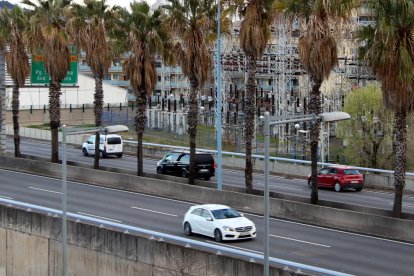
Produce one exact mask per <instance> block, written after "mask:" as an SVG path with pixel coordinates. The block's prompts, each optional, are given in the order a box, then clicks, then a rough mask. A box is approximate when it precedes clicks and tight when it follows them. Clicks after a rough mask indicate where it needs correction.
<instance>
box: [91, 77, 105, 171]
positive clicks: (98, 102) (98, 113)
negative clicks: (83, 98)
mask: <svg viewBox="0 0 414 276" xmlns="http://www.w3.org/2000/svg"><path fill="white" fill-rule="evenodd" d="M94 98H95V100H94V102H93V103H94V110H93V111H94V113H95V126H96V127H100V126H102V109H103V88H102V77H99V76H95V95H94ZM99 140H100V135H99V131H97V132H96V138H95V159H94V163H93V168H94V169H99Z"/></svg>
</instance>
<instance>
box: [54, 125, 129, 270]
mask: <svg viewBox="0 0 414 276" xmlns="http://www.w3.org/2000/svg"><path fill="white" fill-rule="evenodd" d="M128 130H129V129H128V127H126V126H123V125H116V126H108V127H105V128H103V127H97V128H67V127H66V126H62V276H66V275H67V259H68V258H67V247H68V239H67V235H68V232H67V231H68V229H67V218H66V213H67V153H66V148H67V143H66V136H68V135H74V134H83V133H91V132H96V131H105V133H114V132H124V131H128Z"/></svg>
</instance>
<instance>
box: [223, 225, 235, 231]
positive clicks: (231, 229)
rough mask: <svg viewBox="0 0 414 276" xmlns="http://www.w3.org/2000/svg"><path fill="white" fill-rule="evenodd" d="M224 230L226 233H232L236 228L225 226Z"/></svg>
mask: <svg viewBox="0 0 414 276" xmlns="http://www.w3.org/2000/svg"><path fill="white" fill-rule="evenodd" d="M223 229H224V230H225V231H230V232H234V228H232V227H230V226H223Z"/></svg>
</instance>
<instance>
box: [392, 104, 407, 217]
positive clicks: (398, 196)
mask: <svg viewBox="0 0 414 276" xmlns="http://www.w3.org/2000/svg"><path fill="white" fill-rule="evenodd" d="M395 140H396V141H395V168H394V170H395V171H394V186H395V197H394V207H393V210H392V212H393V216H394V217H396V218H401V209H402V200H403V190H404V187H405V171H406V161H407V160H406V153H407V113H406V112H404V111H398V112H396V113H395Z"/></svg>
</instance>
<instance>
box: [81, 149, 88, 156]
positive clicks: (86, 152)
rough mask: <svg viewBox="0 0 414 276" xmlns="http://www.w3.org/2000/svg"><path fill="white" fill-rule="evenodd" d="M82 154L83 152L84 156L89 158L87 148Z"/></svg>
mask: <svg viewBox="0 0 414 276" xmlns="http://www.w3.org/2000/svg"><path fill="white" fill-rule="evenodd" d="M82 152H83V156H88V155H89V154H88V151H87V150H86V149H85V148H83V150H82Z"/></svg>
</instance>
